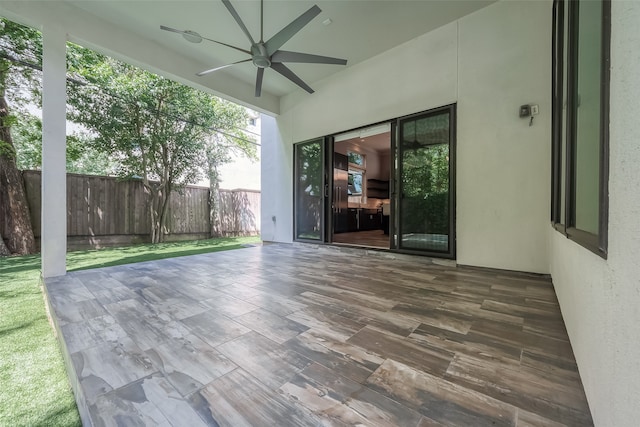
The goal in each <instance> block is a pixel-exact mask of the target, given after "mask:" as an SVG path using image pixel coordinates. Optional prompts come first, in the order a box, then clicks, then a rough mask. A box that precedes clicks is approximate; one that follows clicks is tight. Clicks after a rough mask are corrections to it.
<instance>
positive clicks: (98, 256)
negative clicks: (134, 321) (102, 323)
mask: <svg viewBox="0 0 640 427" xmlns="http://www.w3.org/2000/svg"><path fill="white" fill-rule="evenodd" d="M259 241H260V240H259V238H256V237H243V238H225V239H211V240H199V241H190V242H178V243H161V244H156V245H138V246H131V247H126V248H111V249H103V250H91V251H77V252H70V253H69V254H67V268H68V269H69V270H70V271H72V270H82V269H88V268H97V267H106V266H114V265H121V264H129V263H134V262H141V261H151V260H155V259H163V258H170V257H176V256H184V255H195V254H202V253H207V252H216V251H224V250H230V249H237V248H240V247H243V245H247V244H254V243H258V242H259ZM79 425H80V417H79V415H78V411H77V408H76V404H75V401H74V399H73V395H72V393H71V388H70V386H69V381H68V379H67V374H66V372H65V369H64V365H63V361H62V354H61V353H60V349H59V347H58V343H57V341H56V339H55V337H54V335H53V330H52V329H51V326H50V325H49V322H48V319H47V315H46V311H45V305H44V299H43V295H42V291H41V288H40V256H39V255H31V256H22V257H10V258H0V426H79Z"/></svg>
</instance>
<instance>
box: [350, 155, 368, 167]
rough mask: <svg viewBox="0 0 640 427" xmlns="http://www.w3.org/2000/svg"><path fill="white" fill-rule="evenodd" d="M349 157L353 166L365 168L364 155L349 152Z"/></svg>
mask: <svg viewBox="0 0 640 427" xmlns="http://www.w3.org/2000/svg"><path fill="white" fill-rule="evenodd" d="M347 157H348V158H349V163H350V164H351V165H354V166H358V167H361V168H364V167H365V164H364V154H360V153H354V152H353V151H347Z"/></svg>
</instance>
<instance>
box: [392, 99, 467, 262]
mask: <svg viewBox="0 0 640 427" xmlns="http://www.w3.org/2000/svg"><path fill="white" fill-rule="evenodd" d="M443 112H448V113H449V236H448V237H449V239H448V247H449V250H448V251H447V252H442V251H428V250H419V249H407V248H402V247H401V245H400V235H401V233H402V227H401V224H400V216H401V211H400V197H398V196H399V195H401V194H402V161H401V159H402V155H403V153H402V150H401V147H400V146H401V144H399V140H400V127H401V126H400V124H401V123H402V122H405V121H408V120H414V119H418V118H423V117H431V116H437V115H440V114H442V113H443ZM396 123H397V128H396V135H395V136H396V138H395V144H394V145H395V147H394V148H395V151H394V152H393V155H392V156H391V157H392V158H395V159H396V160H395V162H394V163H395V165H396V169H397V170H395V171H394V172H395V175H394V177H395V178H396V182H395V189H394V191H395V193H396V197H395V198H394V199H392V200H391V203H392V204H393V205H394V206H395V209H394V211H395V212H394V211H392V213H395V214H396V215H395V216H394V217H393V224H394V227H393V230H392V232H393V240H394V241H395V247H394V251H395V252H398V253H406V254H415V255H425V256H430V257H437V258H447V259H456V127H457V120H456V104H450V105H445V106H442V107H438V108H434V109H431V110H427V111H423V112H420V113H416V114H410V115H408V116H404V117H400V118H398V119H397V121H396ZM390 234H391V232H390Z"/></svg>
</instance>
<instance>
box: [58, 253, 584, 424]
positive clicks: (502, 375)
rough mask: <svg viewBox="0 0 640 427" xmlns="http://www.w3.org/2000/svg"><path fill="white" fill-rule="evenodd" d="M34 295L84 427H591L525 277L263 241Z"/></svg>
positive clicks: (75, 281) (531, 279)
mask: <svg viewBox="0 0 640 427" xmlns="http://www.w3.org/2000/svg"><path fill="white" fill-rule="evenodd" d="M46 288H47V292H48V296H49V300H50V303H51V305H52V307H53V311H54V321H55V323H56V327H57V328H58V329H59V331H60V335H59V336H60V337H61V339H62V340H63V341H64V344H63V347H64V352H65V354H66V359H67V363H68V369H69V370H70V376H71V382H72V384H73V385H74V387H76V388H77V397H78V400H80V401H79V407H80V409H81V412H84V413H85V414H88V415H85V416H86V417H90V421H89V420H87V419H86V418H85V421H87V422H91V423H92V424H94V425H98V426H103V425H104V426H115V425H173V426H198V425H209V426H218V425H219V426H249V425H250V426H317V425H336V426H344V425H366V426H393V425H398V426H559V425H573V426H588V425H592V420H591V417H590V414H589V409H588V407H587V402H586V399H585V395H584V392H583V388H582V384H581V382H580V377H579V375H578V372H577V368H576V364H575V360H574V357H573V353H572V350H571V346H570V344H569V341H568V339H567V334H566V331H565V328H564V324H563V321H562V317H561V315H560V310H559V307H558V303H557V301H556V297H555V294H554V291H553V287H552V285H551V283H550V281H549V280H548V279H545V278H541V277H538V276H534V275H526V274H512V273H506V272H499V271H488V270H481V269H470V268H455V267H446V266H440V265H435V264H433V263H432V262H431V261H429V260H428V259H426V258H420V257H396V259H391V258H390V257H388V256H386V255H384V254H377V255H376V254H368V255H367V254H366V252H364V251H354V250H350V251H346V250H345V251H341V250H338V249H325V248H322V247H320V248H316V247H312V246H305V245H293V246H292V245H268V246H264V247H253V248H247V249H240V250H236V251H229V252H219V253H212V254H206V255H197V256H190V257H183V258H174V259H167V260H162V261H153V262H145V263H140V264H131V265H126V266H119V267H110V268H102V269H97V270H88V271H80V272H73V273H70V274H68V275H67V276H65V277H61V278H55V279H47V280H46ZM85 411H86V412H85Z"/></svg>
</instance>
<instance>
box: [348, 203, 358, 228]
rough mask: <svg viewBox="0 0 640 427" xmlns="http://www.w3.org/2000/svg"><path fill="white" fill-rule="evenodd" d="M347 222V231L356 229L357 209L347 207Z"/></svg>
mask: <svg viewBox="0 0 640 427" xmlns="http://www.w3.org/2000/svg"><path fill="white" fill-rule="evenodd" d="M347 224H348V227H349V231H358V209H356V208H349V214H348V216H347Z"/></svg>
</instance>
